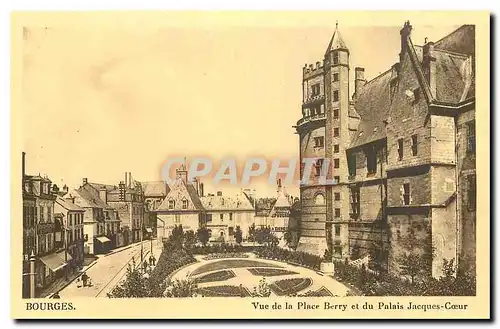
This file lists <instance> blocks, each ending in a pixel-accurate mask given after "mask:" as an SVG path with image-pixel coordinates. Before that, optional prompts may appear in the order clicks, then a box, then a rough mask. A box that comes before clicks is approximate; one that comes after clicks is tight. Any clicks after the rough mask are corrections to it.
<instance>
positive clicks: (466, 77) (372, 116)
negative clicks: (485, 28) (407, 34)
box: [350, 25, 475, 148]
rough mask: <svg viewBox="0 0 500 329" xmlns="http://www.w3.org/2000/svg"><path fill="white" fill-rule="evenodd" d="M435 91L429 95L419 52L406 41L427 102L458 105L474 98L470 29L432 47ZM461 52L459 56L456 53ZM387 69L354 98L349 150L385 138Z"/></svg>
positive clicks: (388, 86)
mask: <svg viewBox="0 0 500 329" xmlns="http://www.w3.org/2000/svg"><path fill="white" fill-rule="evenodd" d="M434 48H435V49H434V56H435V58H436V61H435V65H436V71H435V79H436V91H435V95H432V92H431V89H430V88H429V83H428V82H427V80H426V79H425V77H424V73H423V66H422V61H423V48H422V47H421V46H415V45H413V43H412V42H411V40H410V39H409V42H408V48H407V49H408V54H409V56H410V59H411V61H412V62H413V65H414V66H413V67H414V70H415V73H416V74H417V76H418V77H419V81H420V84H421V87H422V89H423V92H424V94H425V95H426V98H427V99H428V101H432V102H433V101H438V102H444V103H451V104H458V103H460V102H462V101H464V100H467V99H470V98H472V97H474V92H475V79H474V72H473V67H474V66H473V62H474V57H473V56H474V28H473V27H471V26H468V25H466V26H462V27H461V28H459V29H457V30H456V31H454V32H452V33H451V34H449V35H448V36H446V37H444V38H443V39H441V40H439V41H437V42H436V43H435V44H434ZM459 52H462V53H459ZM391 71H392V70H391V69H389V70H387V71H386V72H384V73H382V74H380V75H379V76H377V77H376V78H374V79H373V80H371V81H369V82H367V83H366V84H365V85H364V86H363V87H362V88H361V90H360V92H359V95H356V101H355V103H354V110H355V111H356V113H357V114H358V115H359V116H360V117H361V120H360V122H359V125H358V131H357V132H356V133H355V135H354V136H353V138H352V140H351V144H350V147H351V148H352V147H356V146H360V145H363V144H367V143H371V142H373V141H376V140H379V139H382V138H385V136H386V131H385V123H384V121H385V120H386V119H387V117H388V115H389V111H390V108H391V100H390V97H391V96H390V81H391Z"/></svg>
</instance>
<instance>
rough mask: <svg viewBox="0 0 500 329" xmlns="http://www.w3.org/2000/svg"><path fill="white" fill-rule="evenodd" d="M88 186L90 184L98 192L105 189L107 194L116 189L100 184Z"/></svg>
mask: <svg viewBox="0 0 500 329" xmlns="http://www.w3.org/2000/svg"><path fill="white" fill-rule="evenodd" d="M88 184H90V185H91V186H92V187H93V188H95V189H96V190H98V191H99V190H101V189H103V188H105V189H106V190H107V191H108V192H109V191H112V190H114V189H116V188H117V187H116V186H114V185H109V184H100V183H88Z"/></svg>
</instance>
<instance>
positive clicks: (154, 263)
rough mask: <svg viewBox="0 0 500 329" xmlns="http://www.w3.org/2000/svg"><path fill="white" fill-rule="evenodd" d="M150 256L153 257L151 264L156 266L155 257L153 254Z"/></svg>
mask: <svg viewBox="0 0 500 329" xmlns="http://www.w3.org/2000/svg"><path fill="white" fill-rule="evenodd" d="M151 257H153V266H156V258H155V256H154V255H151Z"/></svg>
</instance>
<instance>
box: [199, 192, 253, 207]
mask: <svg viewBox="0 0 500 329" xmlns="http://www.w3.org/2000/svg"><path fill="white" fill-rule="evenodd" d="M200 200H201V203H202V204H203V207H204V208H205V209H206V210H250V211H252V210H253V205H252V203H251V202H250V200H249V199H248V198H247V197H246V196H245V195H242V194H238V195H237V196H236V197H234V198H232V197H227V196H216V195H209V196H204V197H201V198H200Z"/></svg>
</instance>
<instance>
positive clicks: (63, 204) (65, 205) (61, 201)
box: [56, 196, 85, 211]
mask: <svg viewBox="0 0 500 329" xmlns="http://www.w3.org/2000/svg"><path fill="white" fill-rule="evenodd" d="M56 202H57V204H58V205H60V206H61V207H63V208H64V209H66V210H70V211H85V209H83V208H81V207H79V206H77V205H76V204H74V203H73V202H71V201H69V200H66V199H63V198H62V197H60V196H58V197H57V199H56Z"/></svg>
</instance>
